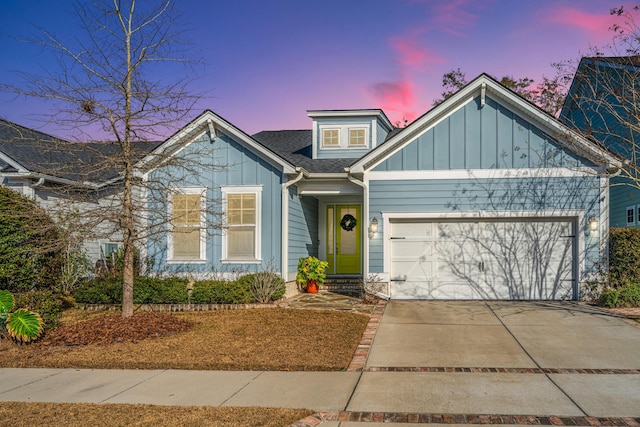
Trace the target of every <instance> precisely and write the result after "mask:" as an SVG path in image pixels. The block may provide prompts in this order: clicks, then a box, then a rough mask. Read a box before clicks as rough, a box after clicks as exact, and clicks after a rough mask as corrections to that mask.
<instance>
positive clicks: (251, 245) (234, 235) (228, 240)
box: [221, 186, 262, 263]
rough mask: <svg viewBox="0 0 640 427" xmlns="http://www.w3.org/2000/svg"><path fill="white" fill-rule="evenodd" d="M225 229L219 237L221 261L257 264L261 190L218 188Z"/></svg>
mask: <svg viewBox="0 0 640 427" xmlns="http://www.w3.org/2000/svg"><path fill="white" fill-rule="evenodd" d="M221 190H222V199H223V206H224V210H225V224H226V229H225V232H224V233H223V234H222V258H223V259H222V260H223V261H225V262H243V263H246V262H260V256H261V254H260V235H261V232H262V212H261V211H262V209H261V206H262V187H261V186H233V187H231V186H229V187H222V188H221Z"/></svg>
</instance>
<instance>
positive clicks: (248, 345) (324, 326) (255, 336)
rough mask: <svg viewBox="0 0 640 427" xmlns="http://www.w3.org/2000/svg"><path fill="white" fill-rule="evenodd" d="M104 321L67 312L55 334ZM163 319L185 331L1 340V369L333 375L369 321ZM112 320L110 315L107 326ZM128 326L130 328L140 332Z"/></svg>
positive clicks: (327, 314) (272, 313)
mask: <svg viewBox="0 0 640 427" xmlns="http://www.w3.org/2000/svg"><path fill="white" fill-rule="evenodd" d="M104 315H105V314H104V313H87V312H81V311H79V310H70V311H68V312H65V317H64V318H63V322H62V324H63V326H62V327H61V329H60V330H63V329H62V328H64V327H69V325H72V324H77V323H78V322H83V321H89V322H90V321H91V319H92V318H95V317H100V316H104ZM163 316H172V317H173V319H178V320H183V321H186V322H188V323H190V324H191V327H190V329H189V330H187V331H185V332H173V333H170V335H167V336H161V337H151V338H147V339H139V338H134V342H109V343H106V344H104V343H103V344H88V345H55V344H53V343H52V342H51V339H50V337H49V338H48V337H47V336H45V337H44V338H43V339H41V340H40V341H39V342H37V343H35V344H31V345H17V344H14V343H12V342H10V341H8V340H1V341H0V367H5V368H6V367H15V368H26V367H31V368H34V367H38V368H45V367H47V368H96V369H105V368H111V369H204V370H269V371H274V370H275V371H280V370H286V371H339V370H344V369H346V368H347V366H348V365H349V362H350V360H351V358H352V356H353V354H354V352H355V350H356V347H357V345H358V342H359V340H360V337H361V335H362V332H363V331H364V328H365V326H366V324H367V322H368V319H369V317H368V316H366V315H362V314H356V313H346V312H339V311H331V310H326V311H323V310H301V309H286V308H268V309H255V310H233V311H211V312H191V313H174V314H163ZM164 319H167V320H168V319H170V318H166V317H165V318H164ZM119 321H120V318H119V317H118V316H115V317H114V319H113V320H112V321H110V322H107V323H109V324H114V325H117V323H118V322H119ZM103 323H104V322H103ZM167 323H169V322H167ZM173 323H180V322H173ZM90 325H91V323H85V324H82V327H80V328H78V329H79V330H80V331H83V335H84V336H91V335H92V334H93V335H95V336H96V337H101V336H103V335H104V333H105V332H104V331H103V330H102V329H95V330H94V329H92V327H90ZM134 325H135V326H134V327H133V328H130V329H141V328H144V326H141V325H140V324H139V323H138V324H135V323H134ZM102 327H104V325H103V326H102ZM51 335H54V334H51ZM146 335H153V334H149V333H147V334H146Z"/></svg>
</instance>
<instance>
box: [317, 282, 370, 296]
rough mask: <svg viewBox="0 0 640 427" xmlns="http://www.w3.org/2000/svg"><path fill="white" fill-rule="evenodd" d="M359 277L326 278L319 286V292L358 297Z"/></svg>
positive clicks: (359, 288)
mask: <svg viewBox="0 0 640 427" xmlns="http://www.w3.org/2000/svg"><path fill="white" fill-rule="evenodd" d="M360 280H361V279H360V278H359V277H348V278H333V277H331V278H327V279H325V281H324V283H323V284H322V285H320V290H324V291H329V292H335V293H337V294H343V295H349V296H357V297H359V296H360V290H361V284H360Z"/></svg>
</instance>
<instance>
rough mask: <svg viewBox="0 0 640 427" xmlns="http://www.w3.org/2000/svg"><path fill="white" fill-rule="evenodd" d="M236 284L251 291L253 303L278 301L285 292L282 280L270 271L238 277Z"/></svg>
mask: <svg viewBox="0 0 640 427" xmlns="http://www.w3.org/2000/svg"><path fill="white" fill-rule="evenodd" d="M238 282H241V284H242V286H243V287H244V286H246V287H247V288H248V289H249V290H250V291H251V296H252V298H251V299H252V300H253V301H257V302H261V303H267V302H270V301H276V300H279V299H280V298H282V297H283V296H284V293H285V292H286V290H287V288H286V286H285V283H284V279H282V277H280V276H279V275H278V274H276V273H274V272H271V271H262V272H259V273H253V274H247V275H245V276H242V277H240V278H239V279H238Z"/></svg>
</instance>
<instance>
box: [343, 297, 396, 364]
mask: <svg viewBox="0 0 640 427" xmlns="http://www.w3.org/2000/svg"><path fill="white" fill-rule="evenodd" d="M386 306H387V300H380V301H378V303H377V304H376V306H375V307H374V308H373V312H372V313H371V317H369V322H368V323H367V326H366V327H365V328H364V332H363V333H362V337H361V338H360V342H359V343H358V347H357V348H356V352H355V353H354V354H353V358H351V362H350V363H349V367H347V372H354V371H362V370H363V369H364V366H365V364H366V363H367V358H368V357H369V351H371V345H372V344H373V338H374V337H375V335H376V332H377V331H378V326H379V325H380V319H382V314H383V313H384V309H385V307H386Z"/></svg>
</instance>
